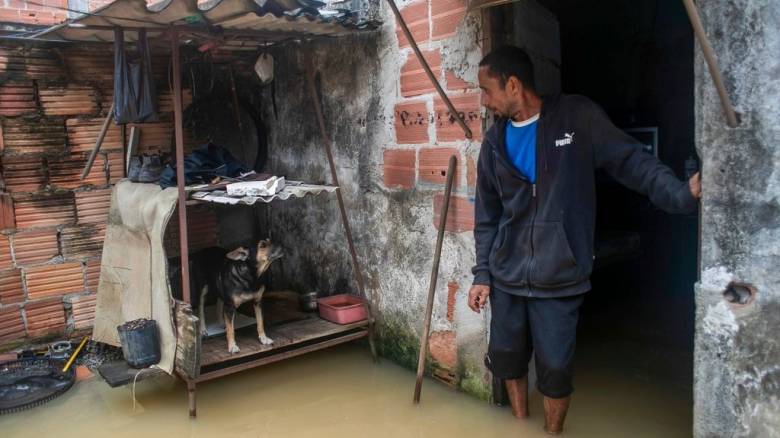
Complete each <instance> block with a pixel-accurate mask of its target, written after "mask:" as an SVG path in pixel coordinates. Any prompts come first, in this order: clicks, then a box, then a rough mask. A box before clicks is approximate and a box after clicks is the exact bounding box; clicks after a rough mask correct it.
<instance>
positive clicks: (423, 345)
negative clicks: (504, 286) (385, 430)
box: [413, 155, 458, 404]
mask: <svg viewBox="0 0 780 438" xmlns="http://www.w3.org/2000/svg"><path fill="white" fill-rule="evenodd" d="M457 161H458V159H457V158H456V157H455V155H452V156H450V163H449V166H447V185H446V187H445V189H444V204H443V205H442V207H441V213H440V217H439V233H438V235H437V236H436V250H435V252H434V253H433V266H432V267H431V280H430V283H429V284H428V301H427V302H426V304H425V320H424V322H423V331H422V333H421V334H420V355H419V357H418V358H417V381H416V382H415V385H414V398H413V400H414V403H415V404H417V403H420V392H421V391H422V383H423V374H424V373H425V358H426V356H427V355H428V333H429V332H430V330H431V315H432V314H433V298H434V296H435V294H436V280H437V279H438V278H439V261H440V260H441V245H442V242H443V241H444V229H445V228H446V227H447V212H448V211H449V209H450V195H451V194H452V181H453V179H454V176H455V164H456V163H457Z"/></svg>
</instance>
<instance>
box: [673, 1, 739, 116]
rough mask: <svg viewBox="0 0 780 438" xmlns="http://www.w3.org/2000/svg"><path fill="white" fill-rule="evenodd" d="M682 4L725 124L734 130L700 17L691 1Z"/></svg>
mask: <svg viewBox="0 0 780 438" xmlns="http://www.w3.org/2000/svg"><path fill="white" fill-rule="evenodd" d="M683 4H684V5H685V10H686V11H687V12H688V18H689V19H690V20H691V25H692V26H693V33H694V34H695V35H696V39H698V40H699V44H701V51H702V53H703V54H704V60H705V61H707V67H709V69H710V76H712V82H713V83H714V84H715V89H716V90H718V96H720V104H721V106H722V107H723V112H724V113H726V123H727V124H728V126H729V127H730V128H736V127H737V126H739V121H738V120H737V114H736V113H735V112H734V106H733V105H732V104H731V99H730V98H729V93H728V92H727V91H726V87H725V85H723V77H722V76H721V74H720V69H718V61H717V60H716V59H715V51H714V50H712V46H711V45H710V40H709V39H708V38H707V34H706V33H705V32H704V26H703V25H702V24H701V17H699V10H698V9H697V8H696V5H695V4H694V3H693V0H683Z"/></svg>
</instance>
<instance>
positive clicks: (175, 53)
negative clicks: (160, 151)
mask: <svg viewBox="0 0 780 438" xmlns="http://www.w3.org/2000/svg"><path fill="white" fill-rule="evenodd" d="M171 57H173V125H174V134H175V137H176V188H177V189H178V191H179V260H181V290H182V295H183V297H184V301H185V302H187V303H192V300H191V297H190V253H189V247H190V245H189V242H188V235H187V194H186V193H185V192H184V186H185V184H186V181H185V180H184V129H183V128H182V124H183V120H184V117H183V115H182V107H181V59H179V34H178V32H177V31H176V30H175V29H174V30H171ZM200 323H201V324H204V322H203V321H201V322H200Z"/></svg>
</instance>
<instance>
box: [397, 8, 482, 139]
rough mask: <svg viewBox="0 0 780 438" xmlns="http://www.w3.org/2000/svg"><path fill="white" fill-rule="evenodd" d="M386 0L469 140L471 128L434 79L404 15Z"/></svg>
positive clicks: (424, 68) (472, 135)
mask: <svg viewBox="0 0 780 438" xmlns="http://www.w3.org/2000/svg"><path fill="white" fill-rule="evenodd" d="M387 2H388V3H390V8H391V9H392V10H393V14H395V19H396V20H397V21H398V24H400V25H401V30H402V31H403V32H404V35H405V36H406V39H407V40H408V41H409V44H410V45H411V46H412V50H414V53H415V55H417V59H418V60H419V61H420V64H421V65H422V67H423V70H425V74H426V75H427V76H428V79H429V80H430V81H431V83H432V84H433V86H434V87H435V88H436V92H438V93H439V97H441V99H442V100H443V101H444V104H445V105H447V109H448V110H449V111H450V114H452V117H454V118H455V121H457V122H458V125H460V128H461V129H463V133H464V134H466V138H468V139H469V140H471V139H472V138H473V137H474V134H472V133H471V128H469V127H468V125H466V121H465V120H463V117H462V116H461V114H460V113H459V112H458V110H456V109H455V106H454V105H453V104H452V101H451V100H450V97H449V96H447V93H445V92H444V89H442V88H441V84H439V80H438V79H436V76H434V74H433V72H432V71H431V67H430V66H429V65H428V61H426V60H425V58H424V57H423V55H422V53H421V52H420V48H419V47H417V42H416V41H415V40H414V37H413V36H412V33H411V32H410V31H409V27H408V26H407V25H406V21H404V17H402V16H401V11H399V10H398V6H396V4H395V2H394V1H393V0H387Z"/></svg>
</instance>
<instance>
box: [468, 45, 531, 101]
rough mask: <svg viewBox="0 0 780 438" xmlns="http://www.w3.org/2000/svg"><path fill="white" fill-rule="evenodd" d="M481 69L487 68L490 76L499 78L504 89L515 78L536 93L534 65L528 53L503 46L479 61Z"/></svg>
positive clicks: (516, 48) (513, 47)
mask: <svg viewBox="0 0 780 438" xmlns="http://www.w3.org/2000/svg"><path fill="white" fill-rule="evenodd" d="M479 66H480V67H485V66H487V68H488V73H489V74H490V76H493V77H497V78H498V81H499V83H500V84H501V86H502V87H504V86H506V83H507V81H508V80H509V78H510V77H512V76H514V77H516V78H517V79H519V80H520V82H522V83H523V86H524V87H526V88H530V89H531V90H532V91H534V92H536V81H535V80H534V65H533V63H532V62H531V57H530V56H528V53H527V52H526V51H525V50H523V49H521V48H519V47H515V46H509V45H507V46H501V47H498V48H497V49H495V50H492V51H491V52H490V53H488V54H487V55H485V57H484V58H482V61H479Z"/></svg>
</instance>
